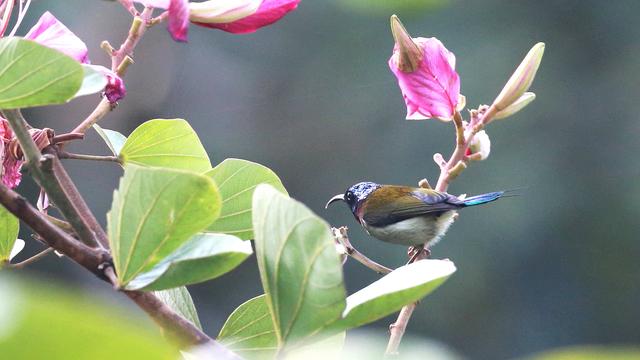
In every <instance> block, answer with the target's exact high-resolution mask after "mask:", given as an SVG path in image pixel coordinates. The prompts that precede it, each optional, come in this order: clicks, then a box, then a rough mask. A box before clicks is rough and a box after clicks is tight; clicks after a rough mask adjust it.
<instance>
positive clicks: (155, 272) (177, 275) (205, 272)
mask: <svg viewBox="0 0 640 360" xmlns="http://www.w3.org/2000/svg"><path fill="white" fill-rule="evenodd" d="M252 253H253V250H252V249H251V244H250V243H248V242H246V241H242V240H240V239H238V238H237V237H235V236H231V235H225V234H210V233H200V234H197V235H195V236H193V237H192V238H191V239H189V240H188V241H187V242H186V243H184V245H182V246H181V247H180V248H178V250H176V251H174V252H172V253H171V254H170V255H169V256H167V257H166V258H164V260H162V261H161V262H159V263H158V264H157V265H156V266H154V267H153V268H152V269H151V270H149V271H147V272H144V273H141V274H139V275H138V276H136V278H135V279H133V280H131V281H130V282H129V284H128V285H127V286H126V288H127V289H128V290H140V289H144V290H160V289H169V288H173V287H177V286H182V285H189V284H195V283H199V282H203V281H207V280H210V279H214V278H217V277H218V276H220V275H222V274H225V273H227V272H229V271H231V270H233V269H234V268H235V267H236V266H238V265H240V263H242V262H243V261H244V260H245V259H246V258H247V257H248V256H249V255H251V254H252Z"/></svg>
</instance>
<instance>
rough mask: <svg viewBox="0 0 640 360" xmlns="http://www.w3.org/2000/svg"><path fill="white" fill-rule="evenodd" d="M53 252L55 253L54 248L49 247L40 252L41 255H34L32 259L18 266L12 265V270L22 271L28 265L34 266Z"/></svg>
mask: <svg viewBox="0 0 640 360" xmlns="http://www.w3.org/2000/svg"><path fill="white" fill-rule="evenodd" d="M52 251H53V248H52V247H48V248H46V249H44V250H42V251H40V252H39V253H37V254H35V255H33V256H32V257H30V258H28V259H26V260H23V261H21V262H19V263H16V264H10V265H9V267H10V268H12V269H21V268H23V267H25V266H27V265H30V264H33V263H34V262H36V261H38V260H40V259H42V258H43V257H45V256H47V254H49V253H50V252H52Z"/></svg>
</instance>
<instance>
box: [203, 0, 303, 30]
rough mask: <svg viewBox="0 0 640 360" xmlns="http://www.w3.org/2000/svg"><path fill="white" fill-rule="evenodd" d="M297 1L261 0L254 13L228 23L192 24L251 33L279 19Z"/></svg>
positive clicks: (296, 3)
mask: <svg viewBox="0 0 640 360" xmlns="http://www.w3.org/2000/svg"><path fill="white" fill-rule="evenodd" d="M299 2H300V0H263V2H262V4H260V7H259V8H258V10H257V11H256V12H255V13H253V14H251V15H249V16H247V17H244V18H242V19H238V20H236V21H232V22H229V23H203V22H194V24H196V25H200V26H204V27H209V28H215V29H220V30H223V31H226V32H230V33H234V34H246V33H252V32H254V31H256V30H258V29H259V28H261V27H263V26H267V25H270V24H273V23H274V22H276V21H278V20H280V19H281V18H282V17H284V16H285V15H286V14H287V13H288V12H290V11H292V10H294V9H295V8H297V7H298V3H299Z"/></svg>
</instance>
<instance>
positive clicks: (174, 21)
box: [135, 0, 189, 42]
mask: <svg viewBox="0 0 640 360" xmlns="http://www.w3.org/2000/svg"><path fill="white" fill-rule="evenodd" d="M135 1H136V2H138V3H140V4H143V5H144V6H149V7H154V8H157V9H165V10H167V14H168V19H167V30H169V34H171V37H172V38H173V40H175V41H181V42H186V41H187V34H188V31H189V1H188V0H135Z"/></svg>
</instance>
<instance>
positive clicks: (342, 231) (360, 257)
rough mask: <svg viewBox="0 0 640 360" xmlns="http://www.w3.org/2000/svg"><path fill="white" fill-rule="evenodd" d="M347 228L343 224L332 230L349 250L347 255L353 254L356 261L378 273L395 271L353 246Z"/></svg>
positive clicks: (335, 236)
mask: <svg viewBox="0 0 640 360" xmlns="http://www.w3.org/2000/svg"><path fill="white" fill-rule="evenodd" d="M347 230H348V229H347V227H346V226H342V227H340V228H331V231H332V232H333V237H334V238H335V239H336V241H337V242H338V243H340V244H342V246H344V248H345V249H346V251H347V255H349V256H351V257H352V258H354V259H355V260H356V261H358V262H359V263H361V264H362V265H364V266H366V267H368V268H369V269H371V270H373V271H375V272H377V273H378V274H381V275H384V274H388V273H390V272H391V271H393V270H392V269H389V268H388V267H386V266H384V265H380V264H378V263H377V262H375V261H373V260H371V259H369V258H368V257H366V256H365V255H364V254H363V253H361V252H360V251H358V250H357V249H356V248H355V247H353V245H351V242H350V241H349V237H348V236H347Z"/></svg>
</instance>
